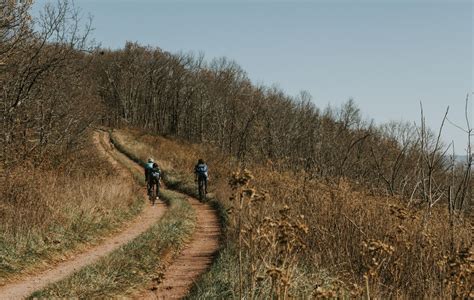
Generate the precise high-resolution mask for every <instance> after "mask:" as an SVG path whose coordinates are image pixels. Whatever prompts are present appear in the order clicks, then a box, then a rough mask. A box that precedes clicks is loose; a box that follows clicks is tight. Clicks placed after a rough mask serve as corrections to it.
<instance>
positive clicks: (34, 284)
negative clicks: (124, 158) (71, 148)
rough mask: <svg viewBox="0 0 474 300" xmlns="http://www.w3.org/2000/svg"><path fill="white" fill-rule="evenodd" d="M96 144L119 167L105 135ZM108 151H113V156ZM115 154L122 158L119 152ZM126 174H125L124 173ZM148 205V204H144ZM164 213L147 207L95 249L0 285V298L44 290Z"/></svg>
mask: <svg viewBox="0 0 474 300" xmlns="http://www.w3.org/2000/svg"><path fill="white" fill-rule="evenodd" d="M96 144H97V145H98V148H99V149H100V150H101V151H103V152H104V153H106V155H107V156H108V159H109V160H110V161H111V162H113V164H114V165H115V166H116V167H119V166H120V164H118V163H117V162H116V158H114V156H113V155H117V154H118V153H117V151H115V150H113V149H112V148H111V147H110V148H109V149H106V148H107V145H109V146H110V143H109V141H108V135H107V134H106V133H97V135H96ZM110 152H115V153H114V154H113V155H112V154H111V153H110ZM118 155H122V154H121V153H120V154H118ZM121 168H122V169H125V168H124V167H121ZM124 173H126V172H124ZM147 203H148V201H147ZM165 210H166V205H165V204H163V203H162V202H158V203H157V205H155V206H149V205H147V206H146V207H145V208H144V210H143V211H142V212H141V213H140V214H139V215H138V216H137V217H136V218H135V219H133V220H132V221H130V222H129V223H127V224H126V225H125V226H124V228H123V230H122V231H120V232H118V233H116V234H114V235H113V236H110V237H107V238H105V239H104V240H102V241H101V242H100V244H98V245H97V246H93V247H91V248H88V249H87V250H85V251H83V252H81V253H78V254H77V255H75V256H73V257H71V259H69V260H67V261H64V262H61V263H58V264H57V265H56V266H54V268H52V269H49V270H44V271H41V272H39V273H36V274H31V275H30V274H28V275H25V276H23V277H20V278H18V279H17V280H16V281H14V282H12V283H8V284H6V285H3V286H0V299H22V298H25V297H27V296H29V295H30V294H31V293H32V292H34V291H36V290H39V289H42V288H44V287H45V286H46V285H48V284H50V283H52V282H56V281H58V280H61V279H63V278H65V277H67V276H68V275H70V274H72V273H73V272H75V271H77V270H79V269H81V268H82V267H85V266H86V265H89V264H92V263H94V262H95V261H97V260H98V259H99V258H101V257H103V256H105V255H107V254H109V253H111V252H112V251H113V250H115V249H117V248H118V247H120V246H122V245H124V244H127V243H129V242H130V241H132V240H133V239H135V238H136V237H137V236H139V235H140V234H142V233H143V232H145V231H146V230H147V229H148V228H149V227H150V226H152V225H153V224H155V223H156V221H157V220H158V219H159V218H160V217H161V216H162V215H163V213H164V211H165Z"/></svg>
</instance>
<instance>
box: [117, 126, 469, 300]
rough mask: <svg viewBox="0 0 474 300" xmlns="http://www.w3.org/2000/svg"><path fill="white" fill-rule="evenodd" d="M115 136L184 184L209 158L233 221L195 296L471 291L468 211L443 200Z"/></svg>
mask: <svg viewBox="0 0 474 300" xmlns="http://www.w3.org/2000/svg"><path fill="white" fill-rule="evenodd" d="M114 138H115V140H116V141H117V142H118V143H119V144H121V145H122V146H123V147H124V148H125V149H126V150H127V151H129V152H131V153H134V154H135V155H136V156H137V157H142V158H144V157H148V156H150V155H151V156H154V157H155V158H157V159H158V160H163V161H166V162H168V163H167V164H166V166H164V168H165V169H167V170H173V172H174V173H175V174H174V176H178V177H179V178H180V181H181V182H182V183H183V186H184V187H185V189H186V188H187V189H189V190H192V189H193V185H194V183H193V182H192V178H193V177H192V167H193V165H194V163H195V161H196V160H197V159H198V158H200V157H202V158H204V159H205V160H206V161H207V162H208V164H209V166H210V170H211V171H210V174H211V192H212V194H213V195H215V197H216V199H218V201H219V203H220V204H221V205H222V206H223V207H224V208H225V210H226V211H227V212H228V219H229V222H228V226H227V227H226V230H225V232H226V235H225V243H224V247H223V249H222V251H221V253H220V255H219V257H218V258H217V260H216V262H215V264H214V265H213V267H212V269H211V270H210V272H209V273H208V274H206V275H204V276H203V277H202V279H201V281H199V282H198V283H197V284H196V286H195V287H194V289H193V293H192V294H191V295H190V298H194V297H196V298H207V297H226V296H234V297H239V296H240V295H242V296H250V297H269V296H270V295H280V296H284V295H291V296H295V297H308V296H310V295H314V296H318V295H319V296H331V295H334V296H335V295H338V296H342V295H347V296H348V295H353V296H356V295H358V296H362V295H370V296H376V297H394V296H403V297H416V296H419V295H426V296H428V297H447V296H449V295H467V294H468V293H469V289H470V288H471V286H470V281H469V280H470V279H472V263H473V262H472V255H473V253H472V250H471V249H472V248H471V247H472V240H473V235H472V232H473V227H472V218H471V217H469V216H465V217H459V218H457V219H456V220H455V221H454V222H451V223H450V218H449V214H448V212H447V210H446V209H443V208H439V209H433V210H431V211H429V210H427V209H425V208H424V207H423V206H418V205H416V206H413V205H412V206H407V205H406V204H405V203H404V201H401V199H398V198H395V197H385V196H373V195H372V196H371V195H370V193H368V192H367V191H365V190H364V189H363V188H361V187H360V186H359V185H354V184H352V183H351V182H350V181H348V180H341V181H339V182H337V183H328V181H321V180H315V179H311V178H308V176H307V174H305V173H304V172H277V171H274V170H272V165H271V162H266V163H264V164H252V165H250V164H249V165H247V166H246V167H247V169H249V170H251V171H242V169H241V166H239V164H238V163H237V162H236V161H233V160H232V159H229V158H226V157H225V156H223V155H221V154H220V153H219V151H217V150H215V149H206V148H203V147H200V146H198V145H191V144H187V143H184V142H178V141H173V140H170V139H165V138H162V137H158V136H152V135H147V134H144V133H142V132H140V131H127V130H124V131H118V132H115V133H114ZM234 170H237V172H233V171H234ZM238 170H241V171H240V172H239V171H238ZM261 249H265V251H264V253H262V251H261ZM469 251H471V252H469ZM239 274H241V275H239Z"/></svg>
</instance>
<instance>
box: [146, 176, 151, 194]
mask: <svg viewBox="0 0 474 300" xmlns="http://www.w3.org/2000/svg"><path fill="white" fill-rule="evenodd" d="M146 190H147V193H148V197H151V196H152V194H151V193H152V192H153V186H152V183H151V180H147V181H146Z"/></svg>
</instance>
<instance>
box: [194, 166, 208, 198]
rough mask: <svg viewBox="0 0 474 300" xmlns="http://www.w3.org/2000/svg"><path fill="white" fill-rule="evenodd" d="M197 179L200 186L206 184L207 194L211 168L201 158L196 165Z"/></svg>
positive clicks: (205, 190)
mask: <svg viewBox="0 0 474 300" xmlns="http://www.w3.org/2000/svg"><path fill="white" fill-rule="evenodd" d="M194 174H195V179H194V181H195V182H197V183H198V188H199V187H200V186H202V185H203V186H204V193H205V194H207V182H208V181H209V168H208V167H207V165H206V164H205V163H204V160H203V159H202V158H200V159H199V160H198V163H197V165H196V166H195V167H194Z"/></svg>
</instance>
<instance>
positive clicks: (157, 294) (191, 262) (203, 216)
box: [133, 165, 221, 299]
mask: <svg viewBox="0 0 474 300" xmlns="http://www.w3.org/2000/svg"><path fill="white" fill-rule="evenodd" d="M137 166H138V165H137ZM188 201H189V202H190V204H191V205H192V206H193V208H194V210H195V212H196V220H197V221H196V229H195V230H194V232H193V234H192V236H191V240H190V242H189V243H188V244H187V245H186V246H185V248H184V249H183V250H182V251H181V253H180V254H179V255H178V257H176V258H175V259H174V260H173V261H172V262H171V264H170V265H169V266H167V267H166V269H165V271H164V275H163V278H162V280H161V282H153V283H151V282H150V283H149V287H148V288H147V289H146V290H142V291H138V292H137V293H136V294H135V295H134V296H133V298H135V299H181V298H183V297H184V296H186V295H187V294H188V292H189V290H190V288H191V286H192V284H193V283H194V282H195V281H196V280H197V279H198V277H199V276H200V275H201V274H203V273H204V272H206V271H207V270H208V269H209V267H210V265H211V264H212V261H213V258H214V256H215V254H216V253H217V251H218V250H219V238H220V235H221V230H220V225H219V219H218V217H217V213H216V211H215V210H214V209H213V208H212V207H211V206H210V205H209V204H205V203H201V202H199V201H198V200H197V199H194V198H191V197H188Z"/></svg>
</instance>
